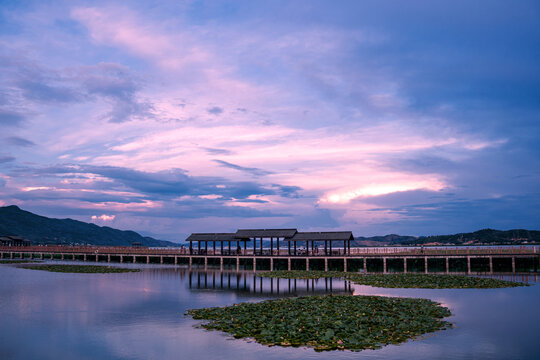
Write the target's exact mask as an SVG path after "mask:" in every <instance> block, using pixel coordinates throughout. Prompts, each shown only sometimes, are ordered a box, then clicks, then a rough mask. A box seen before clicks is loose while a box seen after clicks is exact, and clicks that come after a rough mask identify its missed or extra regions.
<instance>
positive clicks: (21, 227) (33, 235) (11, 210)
mask: <svg viewBox="0 0 540 360" xmlns="http://www.w3.org/2000/svg"><path fill="white" fill-rule="evenodd" d="M0 235H18V236H22V237H24V238H27V239H28V240H30V241H31V242H32V244H80V245H104V246H132V245H133V243H140V244H141V245H142V246H149V247H164V246H179V244H176V243H173V242H170V241H165V240H156V239H154V238H151V237H147V236H141V235H139V234H137V233H136V232H135V231H123V230H117V229H113V228H110V227H108V226H98V225H95V224H89V223H85V222H82V221H77V220H73V219H51V218H48V217H45V216H40V215H36V214H33V213H31V212H29V211H25V210H22V209H20V208H19V207H17V206H15V205H11V206H4V207H0Z"/></svg>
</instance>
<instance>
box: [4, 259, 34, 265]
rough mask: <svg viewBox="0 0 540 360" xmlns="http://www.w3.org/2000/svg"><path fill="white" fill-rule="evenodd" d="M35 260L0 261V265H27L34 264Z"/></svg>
mask: <svg viewBox="0 0 540 360" xmlns="http://www.w3.org/2000/svg"><path fill="white" fill-rule="evenodd" d="M34 262H36V261H35V260H30V259H26V260H0V264H28V263H34Z"/></svg>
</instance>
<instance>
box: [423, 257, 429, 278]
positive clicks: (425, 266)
mask: <svg viewBox="0 0 540 360" xmlns="http://www.w3.org/2000/svg"><path fill="white" fill-rule="evenodd" d="M424 273H425V274H427V273H428V261H427V256H424Z"/></svg>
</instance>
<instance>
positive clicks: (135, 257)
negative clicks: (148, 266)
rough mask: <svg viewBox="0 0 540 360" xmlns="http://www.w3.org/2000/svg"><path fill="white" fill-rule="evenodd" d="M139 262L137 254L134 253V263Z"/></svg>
mask: <svg viewBox="0 0 540 360" xmlns="http://www.w3.org/2000/svg"><path fill="white" fill-rule="evenodd" d="M136 262H137V255H133V263H134V264H135V263H136Z"/></svg>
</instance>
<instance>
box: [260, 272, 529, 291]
mask: <svg viewBox="0 0 540 360" xmlns="http://www.w3.org/2000/svg"><path fill="white" fill-rule="evenodd" d="M257 275H258V276H260V277H273V278H282V279H319V278H326V277H333V278H345V279H348V280H351V281H352V282H354V283H355V284H359V285H370V286H375V287H385V288H424V289H488V288H504V287H516V286H529V284H526V283H521V282H514V281H505V280H499V279H490V278H481V277H472V276H465V275H440V274H360V273H346V272H341V271H297V270H293V271H270V272H263V273H258V274H257Z"/></svg>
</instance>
